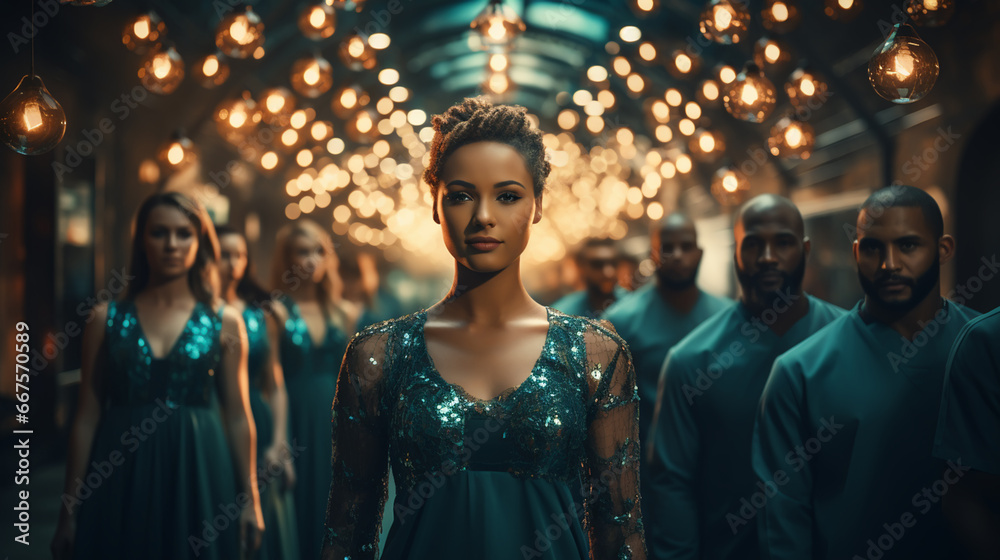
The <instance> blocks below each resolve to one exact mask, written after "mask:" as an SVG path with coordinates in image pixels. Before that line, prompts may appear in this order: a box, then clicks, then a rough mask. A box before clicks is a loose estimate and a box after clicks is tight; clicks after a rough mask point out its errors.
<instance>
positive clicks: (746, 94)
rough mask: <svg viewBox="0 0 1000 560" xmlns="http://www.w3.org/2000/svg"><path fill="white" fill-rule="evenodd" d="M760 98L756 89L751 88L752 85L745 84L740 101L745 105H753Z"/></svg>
mask: <svg viewBox="0 0 1000 560" xmlns="http://www.w3.org/2000/svg"><path fill="white" fill-rule="evenodd" d="M759 97H760V96H759V95H758V94H757V88H755V87H753V85H752V84H746V85H744V86H743V92H742V93H741V94H740V101H742V102H743V103H745V104H747V105H753V104H754V103H756V102H757V99H758V98H759Z"/></svg>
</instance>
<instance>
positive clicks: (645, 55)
mask: <svg viewBox="0 0 1000 560" xmlns="http://www.w3.org/2000/svg"><path fill="white" fill-rule="evenodd" d="M639 58H641V59H643V60H645V61H646V62H652V61H653V60H654V59H656V47H654V46H653V44H652V43H643V44H641V45H639Z"/></svg>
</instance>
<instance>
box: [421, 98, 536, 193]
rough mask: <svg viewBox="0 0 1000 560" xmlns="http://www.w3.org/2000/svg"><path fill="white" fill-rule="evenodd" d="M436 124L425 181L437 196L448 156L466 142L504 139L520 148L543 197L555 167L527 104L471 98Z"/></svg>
mask: <svg viewBox="0 0 1000 560" xmlns="http://www.w3.org/2000/svg"><path fill="white" fill-rule="evenodd" d="M432 123H433V125H434V140H432V141H431V155H430V158H431V159H430V163H429V164H428V165H427V169H425V170H424V181H426V182H427V184H428V185H430V187H431V194H432V195H434V196H435V197H436V196H437V189H438V186H439V185H440V184H441V172H442V170H443V169H444V164H445V162H447V161H448V157H449V156H451V154H453V153H454V152H455V150H457V149H459V148H461V147H462V146H464V145H466V144H472V143H473V142H483V141H490V142H500V143H502V144H507V145H508V146H510V147H512V148H514V149H515V150H517V151H518V153H520V154H521V157H523V158H524V163H525V164H526V165H527V166H528V171H529V172H530V173H531V180H532V182H533V183H534V189H535V196H536V197H537V196H540V195H541V194H542V191H543V190H545V179H546V177H548V176H549V171H550V170H551V166H550V165H549V162H548V161H546V159H545V146H544V144H542V133H541V132H539V131H538V130H537V129H533V128H531V123H530V122H529V121H528V112H527V110H526V109H525V108H524V107H519V106H512V105H494V104H492V103H491V102H490V101H489V100H488V99H486V98H485V97H468V98H466V99H465V100H464V101H462V102H461V103H458V104H456V105H452V106H451V107H449V108H448V110H447V111H445V112H444V113H443V114H441V115H436V116H435V117H434V119H433V121H432Z"/></svg>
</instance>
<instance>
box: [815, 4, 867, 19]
mask: <svg viewBox="0 0 1000 560" xmlns="http://www.w3.org/2000/svg"><path fill="white" fill-rule="evenodd" d="M864 8H865V7H864V4H863V3H862V2H861V0H826V7H825V8H823V13H825V14H826V15H827V16H828V17H829V18H830V19H833V20H837V21H851V20H852V19H854V18H856V17H858V14H860V13H861V10H863V9H864Z"/></svg>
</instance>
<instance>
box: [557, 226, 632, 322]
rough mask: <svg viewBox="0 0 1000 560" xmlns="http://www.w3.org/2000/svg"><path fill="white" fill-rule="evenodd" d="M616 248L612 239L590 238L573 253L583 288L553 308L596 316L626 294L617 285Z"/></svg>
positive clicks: (625, 291)
mask: <svg viewBox="0 0 1000 560" xmlns="http://www.w3.org/2000/svg"><path fill="white" fill-rule="evenodd" d="M619 260H620V256H619V254H618V247H616V246H615V242H614V240H612V239H598V238H590V239H588V240H586V241H584V242H583V246H582V247H581V248H580V250H579V251H578V252H577V254H576V259H575V261H576V268H577V270H579V271H580V277H581V278H582V279H583V283H584V286H585V287H584V289H582V290H579V291H576V292H573V293H571V294H567V295H565V296H563V297H562V298H561V299H559V301H557V302H555V303H553V304H552V307H554V308H556V309H558V310H559V311H562V312H563V313H566V314H568V315H580V316H583V317H589V318H591V319H595V318H597V317H598V316H599V315H600V314H601V313H603V312H604V310H605V309H607V308H608V307H609V306H611V304H613V303H614V302H616V301H618V300H619V299H621V298H622V297H624V296H625V295H627V294H628V290H626V289H625V288H622V287H621V286H619V285H618V261H619Z"/></svg>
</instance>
